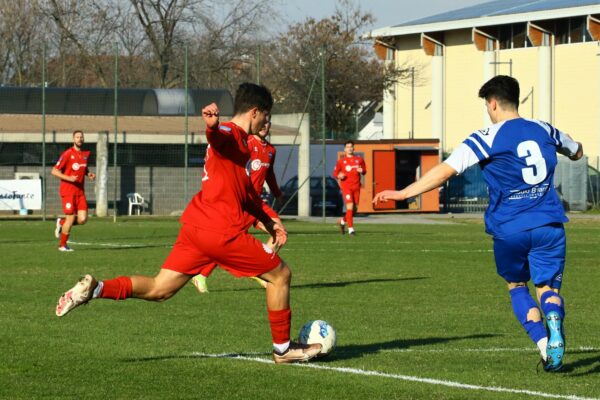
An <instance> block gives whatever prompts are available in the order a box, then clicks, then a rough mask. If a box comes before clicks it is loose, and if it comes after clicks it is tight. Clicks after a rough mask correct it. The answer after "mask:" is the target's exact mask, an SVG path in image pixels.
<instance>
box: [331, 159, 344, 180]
mask: <svg viewBox="0 0 600 400" xmlns="http://www.w3.org/2000/svg"><path fill="white" fill-rule="evenodd" d="M341 169H342V168H341V167H340V160H337V162H336V163H335V168H334V169H333V178H334V179H337V176H338V174H339V173H340V171H341Z"/></svg>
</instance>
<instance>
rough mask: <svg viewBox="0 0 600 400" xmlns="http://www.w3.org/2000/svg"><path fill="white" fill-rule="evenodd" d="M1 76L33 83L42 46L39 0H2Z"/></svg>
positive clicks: (7, 81)
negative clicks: (37, 3) (37, 0)
mask: <svg viewBox="0 0 600 400" xmlns="http://www.w3.org/2000/svg"><path fill="white" fill-rule="evenodd" d="M0 9H1V10H2V13H0V38H1V40H0V76H1V77H2V82H3V83H4V84H13V85H31V84H39V83H40V82H39V80H37V81H36V78H37V76H36V74H35V72H34V71H35V70H36V69H37V70H39V67H38V66H37V64H38V61H37V59H38V55H39V50H40V47H41V43H40V30H39V29H37V28H38V23H39V21H38V17H39V15H38V14H37V9H36V1H27V0H0Z"/></svg>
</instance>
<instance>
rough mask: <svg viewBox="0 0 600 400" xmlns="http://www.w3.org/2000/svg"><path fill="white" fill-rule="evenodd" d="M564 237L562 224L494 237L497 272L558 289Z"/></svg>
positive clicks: (565, 242) (562, 263)
mask: <svg viewBox="0 0 600 400" xmlns="http://www.w3.org/2000/svg"><path fill="white" fill-rule="evenodd" d="M566 245H567V239H566V236H565V229H564V227H563V225H562V224H551V225H545V226H540V227H539V228H534V229H531V230H528V231H524V232H518V233H515V234H512V235H510V236H507V237H503V238H494V258H495V259H496V270H497V271H498V275H500V276H501V277H503V278H504V279H505V280H506V281H507V282H528V281H529V280H530V279H531V280H533V283H534V284H535V285H536V286H540V285H548V286H550V287H551V288H556V289H560V286H561V284H562V277H563V270H564V268H565V253H566Z"/></svg>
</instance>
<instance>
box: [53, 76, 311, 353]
mask: <svg viewBox="0 0 600 400" xmlns="http://www.w3.org/2000/svg"><path fill="white" fill-rule="evenodd" d="M272 106H273V98H272V96H271V93H270V92H269V90H268V89H267V88H265V87H264V86H260V85H255V84H251V83H244V84H242V85H240V87H239V88H238V90H237V93H236V96H235V101H234V116H233V118H232V119H231V121H230V122H225V123H219V109H218V107H217V105H216V104H214V103H213V104H210V105H208V106H206V107H204V108H203V109H202V117H203V119H204V122H205V123H206V138H207V140H208V144H209V146H210V148H211V153H210V155H209V156H208V157H207V160H206V164H205V167H204V176H203V177H202V181H203V182H202V191H201V192H199V193H198V194H196V196H194V198H193V199H192V200H191V201H190V203H189V204H188V206H187V207H186V209H185V211H184V212H183V215H182V216H181V223H182V227H181V229H180V231H179V236H178V237H177V241H176V242H175V245H174V246H173V249H172V250H171V253H170V254H169V256H168V257H167V259H166V260H165V262H164V264H163V265H162V268H161V269H160V271H159V272H158V274H157V275H156V276H154V277H149V276H140V275H134V276H120V277H117V278H115V279H110V280H105V281H97V280H96V279H95V278H94V277H92V276H91V275H85V276H84V277H83V278H82V279H81V280H80V281H79V282H78V283H77V284H76V285H75V286H74V287H73V288H71V289H70V290H68V291H67V292H66V293H65V294H63V295H62V296H61V297H60V299H59V301H58V304H57V306H56V315H57V316H59V317H62V316H64V315H65V314H67V313H68V312H69V311H71V310H72V309H74V308H75V307H78V306H80V305H81V304H85V303H87V302H89V301H90V300H93V299H97V298H105V299H114V300H124V299H127V298H130V297H133V298H139V299H144V300H149V301H164V300H167V299H169V298H171V297H172V296H173V295H175V293H177V291H179V289H181V288H182V287H183V286H184V285H185V284H186V283H187V282H188V281H189V280H190V279H191V278H192V277H193V276H194V275H197V274H198V273H200V271H202V269H203V268H205V267H206V266H207V265H212V264H214V263H217V264H218V265H219V267H220V268H223V269H225V270H226V271H228V272H229V273H231V274H232V275H234V276H237V277H241V276H246V277H250V276H259V277H260V278H261V279H264V280H266V281H268V282H269V284H268V285H267V289H266V298H267V312H268V319H269V324H270V327H271V335H272V338H273V360H274V361H275V363H290V362H301V361H308V360H309V359H311V358H313V357H315V356H316V355H317V354H318V353H319V352H320V351H321V345H320V344H313V345H302V344H299V343H293V342H290V326H291V320H292V313H291V310H290V295H289V293H290V280H291V271H290V269H289V267H288V266H287V264H286V263H285V262H284V261H283V260H282V259H281V258H280V257H279V256H278V255H277V252H276V250H277V249H278V248H279V247H280V246H282V245H284V244H285V242H286V240H287V232H286V231H285V230H284V229H283V227H282V226H281V225H280V224H278V223H275V222H273V220H272V219H271V218H270V217H269V216H268V215H267V214H266V213H265V212H264V211H263V209H262V207H260V205H259V204H258V202H257V198H256V197H257V194H256V192H255V191H254V189H253V188H252V183H251V182H250V178H249V176H248V174H247V172H246V164H247V163H248V161H249V159H250V149H249V148H248V134H252V133H255V132H258V131H259V130H260V129H261V128H262V127H263V126H264V124H265V122H266V120H267V118H268V116H269V114H270V111H271V108H272ZM248 213H250V214H252V215H253V216H254V217H256V218H258V219H259V220H260V221H261V222H262V223H263V224H264V226H265V228H266V229H267V231H268V232H269V233H270V234H271V235H272V236H273V239H274V249H275V251H274V250H273V249H271V248H269V247H268V246H266V245H264V244H263V243H261V242H260V241H259V240H257V239H256V238H255V237H253V236H252V235H250V234H249V233H248V232H247V231H246V220H247V214H248Z"/></svg>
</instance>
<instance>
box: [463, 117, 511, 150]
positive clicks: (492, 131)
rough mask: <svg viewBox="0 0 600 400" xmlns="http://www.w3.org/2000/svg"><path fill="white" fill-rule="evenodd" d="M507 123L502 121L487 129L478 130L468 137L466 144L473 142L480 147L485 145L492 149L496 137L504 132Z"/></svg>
mask: <svg viewBox="0 0 600 400" xmlns="http://www.w3.org/2000/svg"><path fill="white" fill-rule="evenodd" d="M505 122H506V121H501V122H498V123H496V124H493V125H490V126H488V127H487V128H483V129H477V130H476V131H473V132H472V133H471V134H470V135H469V136H468V137H467V139H466V140H465V142H468V141H472V142H475V143H477V144H479V145H485V146H486V147H488V148H491V147H492V146H493V144H494V141H495V140H496V137H497V136H498V134H499V133H500V132H501V131H502V128H503V127H504V125H505Z"/></svg>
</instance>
